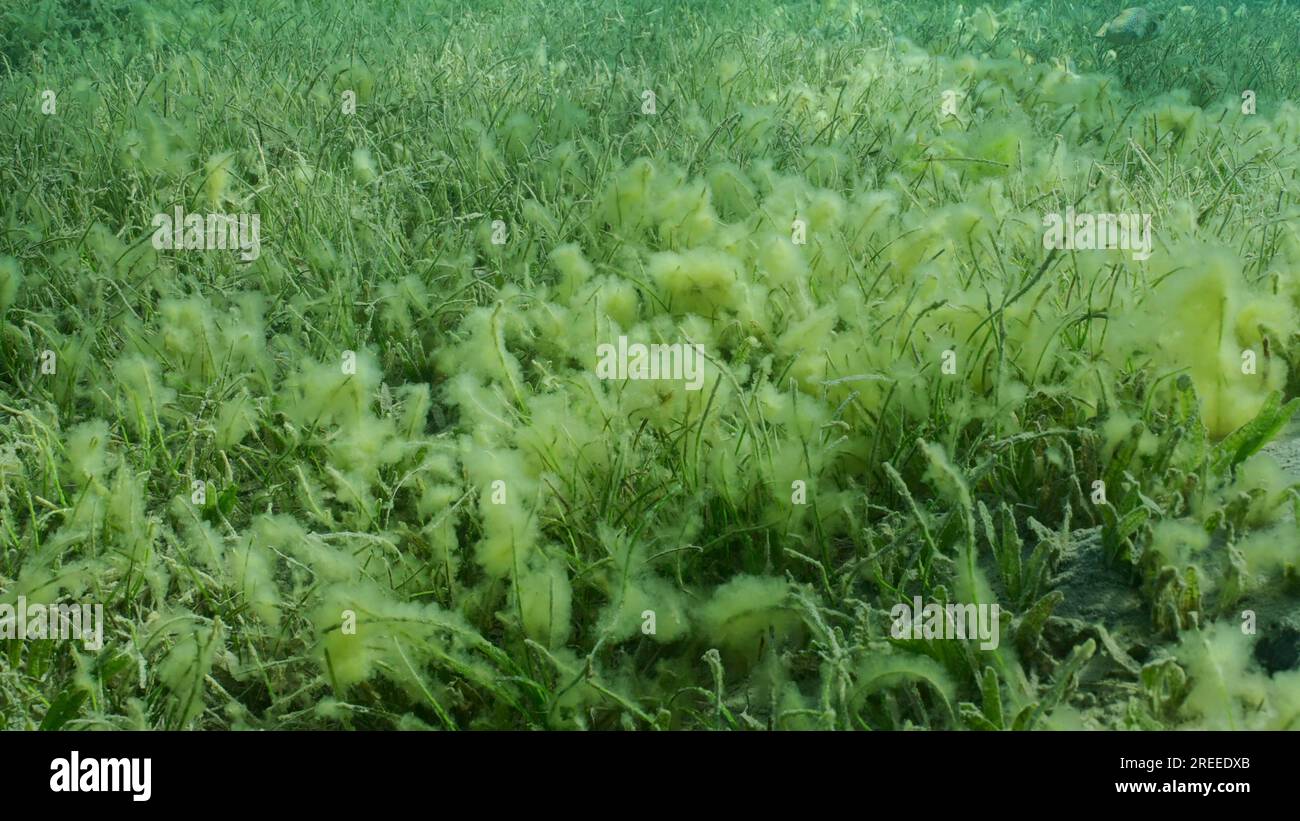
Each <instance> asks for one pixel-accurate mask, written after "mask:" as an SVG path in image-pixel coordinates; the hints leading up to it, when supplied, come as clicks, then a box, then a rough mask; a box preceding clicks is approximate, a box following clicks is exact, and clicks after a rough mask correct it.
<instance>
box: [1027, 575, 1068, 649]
mask: <svg viewBox="0 0 1300 821" xmlns="http://www.w3.org/2000/svg"><path fill="white" fill-rule="evenodd" d="M1063 601H1065V594H1064V593H1062V592H1061V591H1060V590H1053V591H1052V592H1050V593H1048V594H1047V595H1045V596H1043V597H1042V598H1041V599H1039V600H1038V601H1036V602H1034V604H1033V606H1032V607H1030V608H1029V610H1028V611H1026V612H1025V615H1023V616H1021V617H1020V622H1019V623H1018V624H1017V625H1016V646H1017V647H1019V648H1020V649H1021V651H1022V652H1030V651H1032V650H1033V649H1034V648H1036V647H1037V646H1038V639H1039V637H1040V636H1042V634H1043V626H1044V625H1046V624H1047V619H1048V618H1049V617H1050V616H1051V615H1052V611H1053V610H1055V609H1056V608H1057V606H1059V605H1060V604H1061V602H1063Z"/></svg>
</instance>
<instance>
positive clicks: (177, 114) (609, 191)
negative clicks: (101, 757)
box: [0, 0, 1300, 729]
mask: <svg viewBox="0 0 1300 821" xmlns="http://www.w3.org/2000/svg"><path fill="white" fill-rule="evenodd" d="M1123 10H1124V6H1123V4H1122V3H1116V2H1102V3H1064V2H1046V3H1039V2H1034V3H1029V2H1025V3H1018V4H1009V3H1005V2H993V3H990V4H988V5H978V4H971V3H966V4H962V5H959V4H957V3H950V2H913V1H912V0H908V2H901V1H900V2H884V3H872V2H864V1H863V0H859V2H798V3H796V2H788V3H779V2H770V0H757V2H753V1H752V0H746V2H738V1H737V2H732V1H731V0H722V1H721V2H708V3H705V2H678V1H676V0H675V1H673V2H649V0H632V1H630V2H618V3H615V2H567V1H566V2H545V3H542V2H522V3H518V2H512V3H491V2H489V3H472V4H464V3H446V2H421V3H406V2H387V1H386V2H375V3H369V2H361V3H346V4H343V3H339V4H331V3H329V2H324V3H322V2H314V3H293V2H291V3H281V4H277V5H275V6H274V7H273V8H268V7H267V4H264V3H259V2H252V0H231V2H222V3H215V2H213V3H193V2H179V0H176V1H175V2H172V0H145V1H143V2H138V3H133V4H130V5H127V4H122V5H120V6H119V5H114V4H89V3H53V2H51V3H42V4H38V5H37V6H35V7H32V8H22V9H19V8H13V9H6V10H4V11H3V12H0V17H2V20H0V111H3V116H0V216H2V217H3V230H0V651H2V652H0V715H2V716H3V724H4V726H6V727H12V728H34V727H45V728H50V729H53V728H108V727H117V728H177V727H185V728H239V729H251V728H272V729H285V728H318V727H336V728H386V729H387V728H424V727H433V728H457V729H487V728H626V729H647V728H668V727H673V728H693V729H706V728H708V729H712V728H730V729H793V728H823V729H863V728H872V729H891V728H912V727H920V728H932V729H948V728H959V729H1007V728H1034V729H1042V728H1079V727H1089V728H1137V729H1156V728H1170V727H1178V728H1216V729H1220V728H1222V729H1243V728H1288V727H1294V726H1300V725H1297V723H1296V722H1297V717H1298V716H1300V669H1298V668H1300V653H1293V652H1292V650H1294V649H1297V640H1296V637H1297V636H1300V632H1297V630H1300V601H1298V600H1297V592H1298V590H1300V588H1298V587H1297V581H1296V566H1297V562H1298V561H1300V533H1297V530H1296V528H1295V524H1294V522H1295V518H1294V515H1295V510H1296V507H1297V504H1298V503H1300V495H1298V493H1297V487H1298V483H1300V471H1298V469H1297V462H1296V441H1297V436H1296V433H1297V431H1296V428H1295V427H1294V423H1293V422H1292V421H1291V420H1292V417H1293V416H1294V411H1295V406H1294V404H1292V403H1293V402H1294V397H1295V395H1296V393H1297V385H1300V379H1298V378H1297V371H1296V365H1297V362H1300V333H1298V331H1300V207H1297V199H1298V196H1300V180H1298V178H1297V174H1296V170H1297V169H1296V165H1297V149H1298V148H1300V107H1298V106H1297V100H1298V99H1300V96H1298V94H1297V90H1298V89H1300V75H1298V72H1300V9H1297V7H1296V6H1295V5H1294V4H1291V3H1281V2H1252V3H1246V4H1242V5H1240V6H1237V5H1232V6H1227V5H1225V6H1222V7H1220V6H1218V5H1211V4H1207V3H1189V4H1173V3H1163V4H1151V5H1150V6H1148V7H1144V9H1143V11H1142V12H1140V13H1139V12H1130V13H1128V14H1127V15H1124V16H1123V17H1120V18H1119V19H1116V18H1117V16H1119V15H1121V12H1123ZM1098 32H1101V33H1102V36H1097V35H1098ZM1288 425H1290V427H1288ZM58 604H67V605H72V604H77V605H81V604H85V605H87V606H88V607H91V608H92V610H91V611H88V612H93V607H94V606H95V605H98V606H99V607H100V608H101V611H102V614H103V619H102V623H101V624H100V626H101V628H102V638H103V643H102V646H98V645H97V644H96V643H94V642H91V643H89V644H88V643H87V642H85V641H81V640H75V637H68V636H51V635H49V634H48V633H47V632H35V633H31V634H26V635H19V633H18V629H17V625H18V609H19V608H20V607H22V608H24V611H23V614H24V619H25V617H26V616H27V615H29V611H30V610H31V607H33V606H39V607H45V606H47V605H58ZM6 608H7V609H6ZM995 608H996V609H995ZM31 612H39V611H31ZM949 617H951V621H945V618H949ZM36 621H39V619H35V620H33V623H35V622H36ZM958 624H960V625H961V631H960V632H958V631H957V629H956V628H957V625H958ZM92 645H94V646H92Z"/></svg>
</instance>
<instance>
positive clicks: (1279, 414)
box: [1214, 391, 1300, 470]
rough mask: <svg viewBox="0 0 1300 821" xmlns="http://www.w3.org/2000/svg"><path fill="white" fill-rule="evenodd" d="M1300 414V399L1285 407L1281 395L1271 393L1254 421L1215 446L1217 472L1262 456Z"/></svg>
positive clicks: (1276, 392)
mask: <svg viewBox="0 0 1300 821" xmlns="http://www.w3.org/2000/svg"><path fill="white" fill-rule="evenodd" d="M1297 410H1300V398H1296V399H1292V400H1291V401H1290V402H1287V403H1286V404H1285V405H1283V404H1282V393H1281V392H1280V391H1273V392H1272V393H1270V394H1269V395H1268V399H1267V400H1265V402H1264V406H1263V407H1262V408H1260V409H1259V413H1257V414H1255V418H1254V419H1252V420H1250V421H1249V422H1247V423H1246V424H1245V425H1243V426H1242V427H1240V428H1238V429H1237V430H1235V431H1233V432H1232V433H1231V434H1229V435H1228V436H1227V438H1225V439H1224V440H1223V441H1222V442H1219V444H1218V445H1216V446H1215V449H1214V466H1215V468H1216V469H1217V470H1231V469H1232V468H1235V467H1236V466H1237V465H1239V464H1241V463H1242V462H1244V461H1246V460H1247V459H1249V458H1250V457H1251V456H1253V455H1255V454H1256V453H1258V452H1259V450H1260V449H1261V448H1262V447H1264V446H1265V445H1267V444H1268V443H1269V442H1271V441H1273V437H1275V436H1277V434H1278V433H1279V432H1280V431H1281V430H1282V429H1283V428H1285V427H1286V426H1287V423H1288V422H1290V421H1291V417H1292V416H1294V415H1295V412H1296V411H1297Z"/></svg>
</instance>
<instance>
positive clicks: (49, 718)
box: [40, 685, 90, 730]
mask: <svg viewBox="0 0 1300 821" xmlns="http://www.w3.org/2000/svg"><path fill="white" fill-rule="evenodd" d="M89 695H90V693H88V692H87V691H86V690H84V689H82V688H81V687H78V686H76V685H73V686H71V687H68V688H67V689H65V690H64V691H63V692H62V693H60V694H59V695H58V697H57V698H55V699H54V702H53V703H52V704H50V709H49V710H48V711H47V712H46V713H45V718H43V719H41V727H40V729H42V730H57V729H59V728H60V727H62V726H63V725H64V724H67V723H68V722H69V721H71V720H72V719H74V718H76V717H77V716H78V715H80V713H81V705H83V704H85V703H86V698H87V697H89Z"/></svg>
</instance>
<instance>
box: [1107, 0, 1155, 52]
mask: <svg viewBox="0 0 1300 821" xmlns="http://www.w3.org/2000/svg"><path fill="white" fill-rule="evenodd" d="M1163 19H1164V15H1163V14H1154V13H1152V12H1150V11H1147V10H1146V9H1144V8H1142V7H1141V6H1133V7H1131V8H1127V9H1124V10H1123V11H1121V12H1120V13H1119V14H1117V15H1115V18H1114V19H1113V20H1111V21H1110V22H1108V23H1107V24H1106V25H1104V26H1102V27H1101V28H1099V29H1097V36H1098V37H1104V38H1105V39H1106V42H1108V43H1119V44H1126V43H1137V42H1141V41H1142V40H1148V39H1150V38H1152V37H1154V36H1155V35H1157V34H1159V33H1160V23H1161V21H1162V20H1163Z"/></svg>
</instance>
